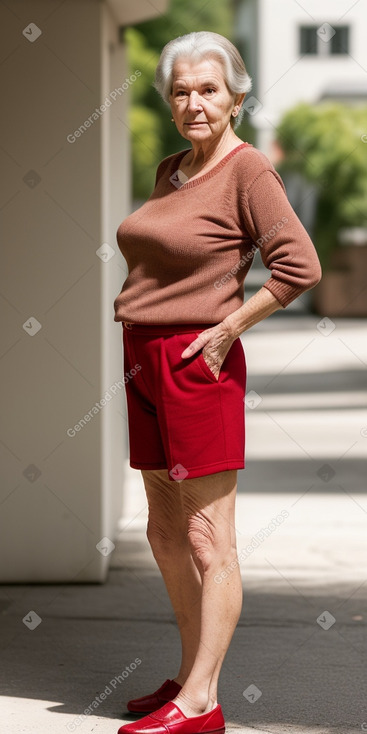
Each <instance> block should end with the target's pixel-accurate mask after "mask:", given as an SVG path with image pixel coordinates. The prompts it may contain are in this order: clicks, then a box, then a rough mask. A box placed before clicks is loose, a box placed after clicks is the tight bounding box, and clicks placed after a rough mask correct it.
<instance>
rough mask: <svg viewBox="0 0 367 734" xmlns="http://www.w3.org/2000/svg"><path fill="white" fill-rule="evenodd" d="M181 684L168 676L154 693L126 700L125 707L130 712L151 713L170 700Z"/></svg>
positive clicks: (178, 690)
mask: <svg viewBox="0 0 367 734" xmlns="http://www.w3.org/2000/svg"><path fill="white" fill-rule="evenodd" d="M181 688H182V686H180V684H179V683H176V681H174V680H170V679H169V678H168V679H167V680H166V681H165V682H164V683H163V685H162V686H161V687H160V688H158V690H157V691H154V693H150V694H149V695H148V696H142V698H135V699H133V700H132V701H128V702H127V709H128V711H131V713H132V714H151V713H152V711H157V709H160V708H161V707H162V706H163V705H164V704H165V703H167V701H172V699H173V698H175V697H176V696H177V694H178V693H179V692H180V690H181Z"/></svg>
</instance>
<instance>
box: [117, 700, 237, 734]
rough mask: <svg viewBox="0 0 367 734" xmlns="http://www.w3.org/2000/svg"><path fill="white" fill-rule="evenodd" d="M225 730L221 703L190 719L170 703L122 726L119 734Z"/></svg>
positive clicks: (219, 733)
mask: <svg viewBox="0 0 367 734" xmlns="http://www.w3.org/2000/svg"><path fill="white" fill-rule="evenodd" d="M225 728H226V725H225V721H224V718H223V713H222V709H221V706H220V705H219V703H218V704H217V705H216V706H215V707H214V708H213V710H212V711H209V712H208V713H207V714H201V715H200V716H190V717H189V718H188V717H187V716H185V715H184V714H183V713H182V711H181V710H180V709H179V707H178V706H176V704H175V703H172V701H170V702H169V703H165V704H164V706H162V708H160V709H159V710H158V711H155V712H153V713H152V714H149V715H148V716H143V718H142V719H139V721H135V722H134V723H131V724H125V725H124V726H120V728H119V730H118V734H224V732H225Z"/></svg>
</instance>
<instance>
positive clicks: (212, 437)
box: [122, 322, 246, 481]
mask: <svg viewBox="0 0 367 734" xmlns="http://www.w3.org/2000/svg"><path fill="white" fill-rule="evenodd" d="M212 326H214V324H157V325H151V324H149V325H144V324H126V322H123V323H122V327H123V345H124V370H125V378H127V379H125V380H124V381H125V389H126V399H127V410H128V426H129V444H130V466H132V467H133V468H134V469H167V471H168V477H169V478H170V479H172V480H175V481H181V480H182V479H186V478H188V479H190V478H193V477H201V476H204V475H206V474H214V473H215V472H221V471H225V470H229V469H243V467H244V466H245V461H244V452H245V405H244V397H245V388H246V361H245V354H244V351H243V347H242V343H241V340H240V339H239V338H237V339H236V340H235V341H234V342H233V344H232V346H231V348H230V350H229V352H228V354H227V355H226V358H225V360H224V362H223V365H222V367H221V370H220V374H219V378H218V380H217V378H216V377H215V375H214V374H213V373H212V371H211V369H210V367H209V366H208V365H207V363H206V362H205V360H204V357H203V355H202V352H201V351H200V352H197V353H196V354H194V355H193V356H192V357H189V358H188V359H183V358H181V353H182V352H183V350H184V349H185V348H186V347H187V346H188V345H189V344H190V343H191V342H192V341H194V339H195V338H196V336H197V335H198V334H200V333H201V332H202V331H204V329H208V328H209V327H212Z"/></svg>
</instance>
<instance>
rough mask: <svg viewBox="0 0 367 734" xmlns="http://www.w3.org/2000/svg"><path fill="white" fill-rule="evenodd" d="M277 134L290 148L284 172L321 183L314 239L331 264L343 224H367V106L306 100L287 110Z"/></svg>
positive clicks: (324, 262)
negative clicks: (311, 103)
mask: <svg viewBox="0 0 367 734" xmlns="http://www.w3.org/2000/svg"><path fill="white" fill-rule="evenodd" d="M277 137H278V142H279V144H280V146H281V148H282V149H283V151H284V154H285V158H284V160H283V162H282V164H281V166H280V167H279V172H280V173H281V174H282V173H285V172H286V171H294V172H298V173H300V174H301V175H302V176H304V177H305V179H306V180H308V181H311V182H313V183H314V184H316V186H317V189H318V197H317V207H316V216H315V225H314V242H315V246H316V247H317V250H318V253H319V256H320V259H321V261H322V262H323V264H327V262H328V260H329V257H330V254H331V252H332V251H333V249H334V248H335V247H336V246H337V244H338V231H339V230H340V229H341V228H342V227H366V226H367V107H366V106H360V107H357V106H356V107H351V106H347V105H343V104H340V103H337V102H323V103H320V104H318V105H316V106H311V105H309V104H305V103H302V104H299V105H297V106H296V107H294V108H293V109H292V110H290V111H288V112H287V113H286V114H285V115H284V117H283V119H282V121H281V123H280V125H279V126H278V133H277Z"/></svg>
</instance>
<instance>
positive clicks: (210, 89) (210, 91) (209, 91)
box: [206, 87, 215, 94]
mask: <svg viewBox="0 0 367 734" xmlns="http://www.w3.org/2000/svg"><path fill="white" fill-rule="evenodd" d="M206 91H207V92H208V93H209V94H211V93H212V92H215V89H213V87H208V88H207V90H206Z"/></svg>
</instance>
